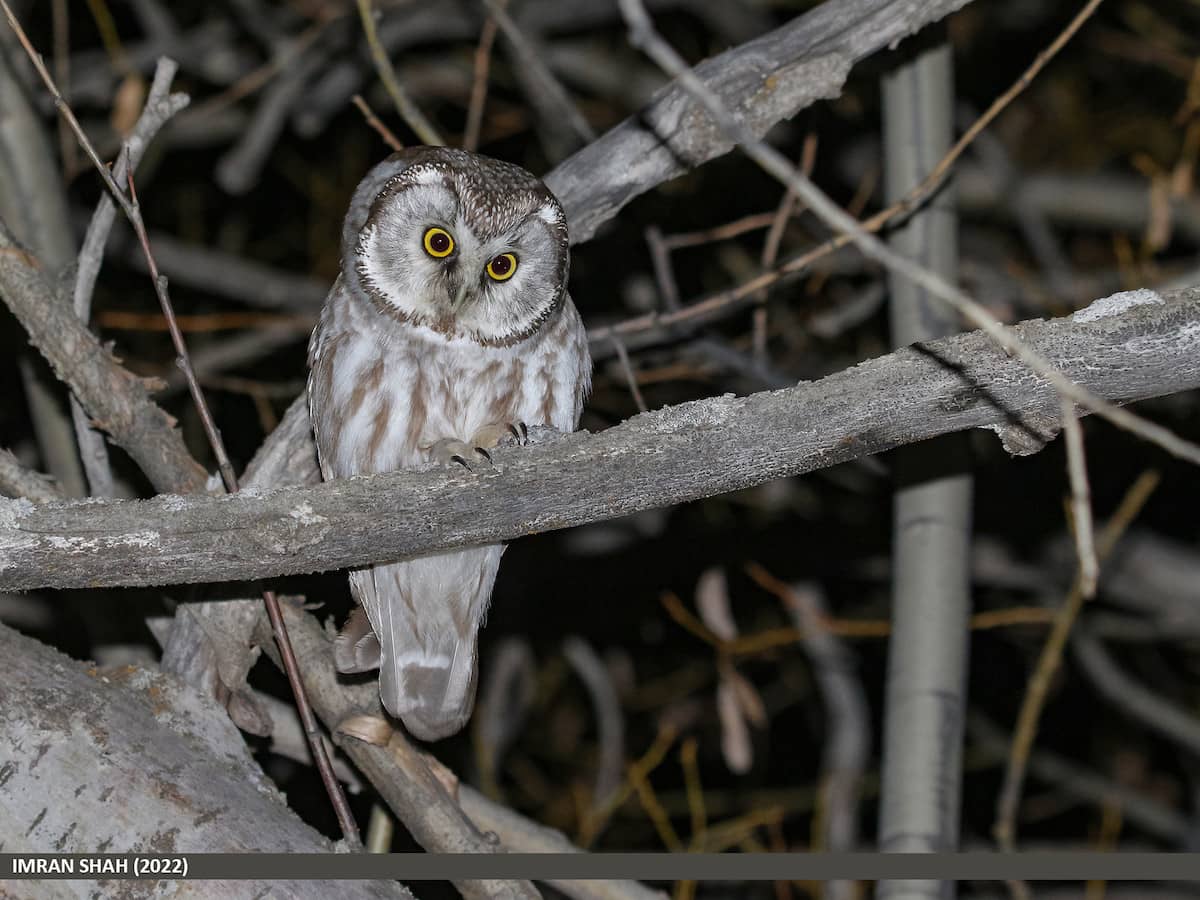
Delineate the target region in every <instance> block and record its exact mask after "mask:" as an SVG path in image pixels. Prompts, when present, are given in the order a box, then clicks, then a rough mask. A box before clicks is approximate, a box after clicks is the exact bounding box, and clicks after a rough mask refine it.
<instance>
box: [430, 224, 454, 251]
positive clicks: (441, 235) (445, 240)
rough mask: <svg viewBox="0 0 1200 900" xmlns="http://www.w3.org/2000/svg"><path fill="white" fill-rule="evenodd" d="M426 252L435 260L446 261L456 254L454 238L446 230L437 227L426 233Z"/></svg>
mask: <svg viewBox="0 0 1200 900" xmlns="http://www.w3.org/2000/svg"><path fill="white" fill-rule="evenodd" d="M425 252H426V253H428V254H429V255H430V256H432V257H434V258H435V259H445V258H446V257H447V256H449V255H450V254H451V253H453V252H454V238H452V237H451V236H450V232H448V231H447V230H446V229H445V228H438V227H437V226H436V225H435V226H434V227H432V228H430V229H428V230H427V231H426V232H425Z"/></svg>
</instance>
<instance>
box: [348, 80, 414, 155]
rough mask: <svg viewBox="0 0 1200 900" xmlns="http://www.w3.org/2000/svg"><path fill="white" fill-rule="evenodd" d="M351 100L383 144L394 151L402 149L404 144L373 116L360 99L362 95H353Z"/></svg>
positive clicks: (365, 102) (368, 107) (364, 101)
mask: <svg viewBox="0 0 1200 900" xmlns="http://www.w3.org/2000/svg"><path fill="white" fill-rule="evenodd" d="M352 100H353V101H354V105H355V106H357V107H358V111H359V112H360V113H362V114H363V118H364V119H366V120H367V124H368V125H370V126H371V127H372V128H374V129H375V131H376V132H377V133H378V134H379V136H380V137H381V138H383V142H384V143H385V144H387V145H388V146H389V147H391V148H392V149H393V150H396V151H400V150H403V149H404V144H402V143H401V142H400V138H398V137H396V135H394V134H392V129H390V128H388V127H387V126H386V125H384V124H383V121H382V120H381V119H380V118H379V116H377V115H375V113H374V111H373V110H372V109H371V107H370V106H368V105H367V101H366V100H364V99H363V98H362V94H355V95H354V97H353V98H352Z"/></svg>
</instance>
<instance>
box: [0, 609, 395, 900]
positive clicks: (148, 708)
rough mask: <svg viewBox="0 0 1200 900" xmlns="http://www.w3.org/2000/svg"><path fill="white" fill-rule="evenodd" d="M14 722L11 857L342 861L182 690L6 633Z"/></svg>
mask: <svg viewBox="0 0 1200 900" xmlns="http://www.w3.org/2000/svg"><path fill="white" fill-rule="evenodd" d="M0 710H2V712H0V742H2V743H3V744H4V746H5V766H4V772H3V775H4V777H3V782H4V784H3V786H2V787H3V797H4V802H3V803H0V842H3V844H4V847H5V849H6V850H7V851H10V852H20V851H29V850H38V851H41V850H45V848H47V847H50V846H54V847H56V848H57V849H58V850H60V851H62V852H66V853H90V852H95V850H96V848H97V847H100V848H105V849H107V850H108V851H109V852H113V853H121V852H134V851H137V850H143V851H144V850H146V849H147V848H148V847H149V848H151V849H155V850H158V851H161V852H176V853H235V852H248V851H265V852H276V853H288V852H291V853H297V852H300V853H304V852H307V853H321V852H333V851H334V846H333V845H332V844H331V843H330V841H329V840H328V839H326V838H325V837H323V836H322V835H320V834H318V833H317V832H316V831H314V830H313V829H312V828H311V827H309V826H308V825H306V824H305V823H304V822H303V821H301V819H300V818H299V816H297V815H296V814H295V813H293V812H292V811H291V810H289V809H288V807H287V804H286V802H285V800H284V798H283V796H282V795H281V794H280V793H279V792H278V790H276V788H275V786H274V785H273V784H272V783H271V782H270V780H269V779H268V778H267V777H266V776H265V775H264V774H263V772H262V770H261V769H260V768H259V767H258V765H257V764H256V763H255V762H254V759H253V757H252V756H251V755H250V751H249V750H248V749H247V747H246V745H245V742H244V741H243V739H242V736H241V735H240V734H238V732H237V729H236V728H234V726H233V724H232V723H231V722H230V721H229V719H228V717H227V716H226V715H225V712H224V710H222V709H221V708H220V707H219V706H217V705H216V704H215V703H214V702H213V701H212V700H211V699H210V698H209V697H207V696H205V695H203V694H201V693H199V692H197V691H195V690H193V689H192V688H190V687H188V686H186V685H182V684H180V683H179V682H178V681H175V680H174V679H171V678H167V677H164V676H163V675H161V674H158V673H155V672H153V671H150V670H146V669H138V668H135V667H133V666H128V667H122V668H120V669H116V670H113V671H111V672H107V673H105V672H101V671H97V669H96V668H94V667H91V668H85V666H84V665H81V664H80V663H77V662H75V661H73V660H70V659H68V658H66V657H65V656H63V655H62V654H61V653H58V652H57V651H55V650H52V649H51V648H49V647H47V646H45V645H43V644H39V643H38V642H37V641H34V640H31V639H30V638H26V637H23V636H21V635H19V634H17V633H16V632H14V631H12V630H11V629H9V628H5V627H3V626H0ZM116 797H119V798H121V799H120V804H121V806H120V809H121V813H120V815H115V816H114V815H113V802H114V799H115V798H116ZM261 889H262V886H261V885H260V886H259V887H258V888H256V889H255V891H257V890H261ZM255 891H251V892H250V893H245V894H242V893H239V894H237V895H236V896H238V897H242V896H246V897H248V896H250V894H251V893H255ZM270 891H271V893H272V896H275V894H276V893H278V896H280V897H287V898H316V897H329V896H333V895H336V896H338V897H343V896H345V897H349V896H354V897H359V898H368V897H375V898H382V897H411V895H410V894H409V893H408V892H407V891H406V890H405V889H404V888H403V887H401V886H400V885H398V884H396V883H394V882H385V881H379V882H366V881H357V882H352V883H346V884H344V885H339V886H337V887H336V888H335V887H333V886H332V884H331V883H328V882H327V883H325V884H323V885H319V886H318V884H317V883H316V882H286V883H284V882H274V883H272V884H271V886H270ZM222 896H225V894H222ZM229 896H234V895H229Z"/></svg>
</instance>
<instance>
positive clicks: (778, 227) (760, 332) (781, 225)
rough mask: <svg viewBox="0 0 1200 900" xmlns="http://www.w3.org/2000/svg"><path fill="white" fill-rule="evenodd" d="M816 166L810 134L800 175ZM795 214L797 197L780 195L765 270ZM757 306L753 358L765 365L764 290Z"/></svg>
mask: <svg viewBox="0 0 1200 900" xmlns="http://www.w3.org/2000/svg"><path fill="white" fill-rule="evenodd" d="M816 163H817V136H816V135H815V134H813V133H809V135H808V136H807V137H805V139H804V149H803V150H802V151H801V155H800V171H802V172H803V173H804V174H805V175H808V176H811V175H812V172H813V167H814V166H815V165H816ZM795 214H796V193H795V191H792V190H787V191H784V192H783V199H782V200H780V201H779V208H778V209H777V210H776V211H775V218H774V220H773V221H772V222H771V227H770V228H769V229H768V230H767V237H766V240H764V241H763V249H762V255H761V256H760V257H759V262H760V263H761V264H762V267H763V268H764V269H768V270H770V269H773V268H774V267H775V260H776V259H778V258H779V245H780V244H781V243H782V242H783V232H784V229H786V228H787V223H788V221H789V220H790V219H791V218H792V216H794V215H795ZM757 303H758V305H757V306H756V307H755V308H754V323H753V324H754V328H753V334H754V338H753V342H752V346H753V348H754V357H755V359H757V360H758V361H759V362H762V363H765V362H766V361H767V290H766V288H763V290H762V291H761V292H760V293H759V295H758V297H757Z"/></svg>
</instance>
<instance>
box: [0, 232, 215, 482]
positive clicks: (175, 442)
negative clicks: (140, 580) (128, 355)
mask: <svg viewBox="0 0 1200 900" xmlns="http://www.w3.org/2000/svg"><path fill="white" fill-rule="evenodd" d="M0 295H2V296H3V300H4V302H5V304H6V305H7V306H8V308H9V309H11V310H12V312H13V315H15V316H16V317H17V320H18V321H19V322H20V323H21V325H22V326H23V327H24V328H25V330H26V332H28V333H29V338H30V340H31V341H32V342H33V344H34V346H35V347H37V348H38V350H40V351H41V353H42V355H43V356H44V357H46V359H47V360H49V362H50V365H51V366H53V368H54V371H55V373H56V374H57V375H58V377H59V378H60V379H61V380H62V381H64V382H66V384H67V385H68V386H69V387H70V388H71V390H72V391H73V392H74V394H75V396H76V397H77V398H79V402H80V403H81V404H82V405H83V408H84V410H86V411H87V414H88V415H89V416H90V417H91V418H92V420H93V421H94V422H96V423H97V425H98V426H99V427H101V428H103V429H104V430H105V431H107V432H108V433H109V435H111V437H112V439H113V440H114V441H115V442H116V443H117V444H118V445H120V446H121V447H122V448H124V449H125V451H126V452H127V453H128V454H129V455H130V456H132V457H133V459H134V460H135V461H136V462H137V464H138V465H139V466H141V468H142V471H143V472H145V473H146V477H148V478H149V479H150V482H151V483H152V484H153V485H154V486H155V488H157V489H158V490H160V491H177V492H181V493H190V492H193V491H201V490H203V489H204V483H205V478H206V476H205V473H204V470H203V469H202V468H201V467H200V465H199V463H197V462H196V461H195V460H194V459H193V458H192V455H191V454H190V453H189V452H188V449H187V447H186V446H184V443H183V437H182V436H181V435H180V434H179V432H178V430H176V428H175V422H174V420H173V419H172V418H171V417H170V416H169V415H167V414H166V413H165V412H163V411H162V409H160V408H159V407H158V406H157V405H155V403H154V401H153V400H151V399H150V396H149V394H148V393H147V390H146V386H145V385H144V384H143V383H142V381H141V379H139V378H137V377H136V376H134V375H132V374H131V373H129V372H128V371H126V370H125V369H124V368H122V367H121V365H120V363H118V362H117V360H116V359H115V358H114V357H113V355H112V354H111V353H110V352H109V351H108V350H106V349H105V348H104V347H103V346H101V344H100V341H99V340H97V338H96V336H95V335H94V334H92V332H91V331H90V330H89V329H88V328H87V326H86V325H84V324H83V323H82V322H80V321H79V319H78V318H77V317H76V315H75V313H74V310H72V308H71V306H70V304H69V303H67V302H65V299H63V298H60V297H59V296H57V295H56V293H55V291H54V289H53V288H52V287H51V285H50V283H49V282H48V281H47V280H46V278H45V276H44V275H43V273H42V271H41V269H40V267H39V266H38V263H37V260H36V259H34V258H33V257H32V256H30V255H29V254H28V253H27V252H26V251H25V250H24V249H23V248H22V247H20V246H19V245H18V244H17V243H16V241H15V240H13V237H12V235H11V234H10V233H9V231H8V227H7V226H6V225H5V224H4V223H0Z"/></svg>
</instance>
